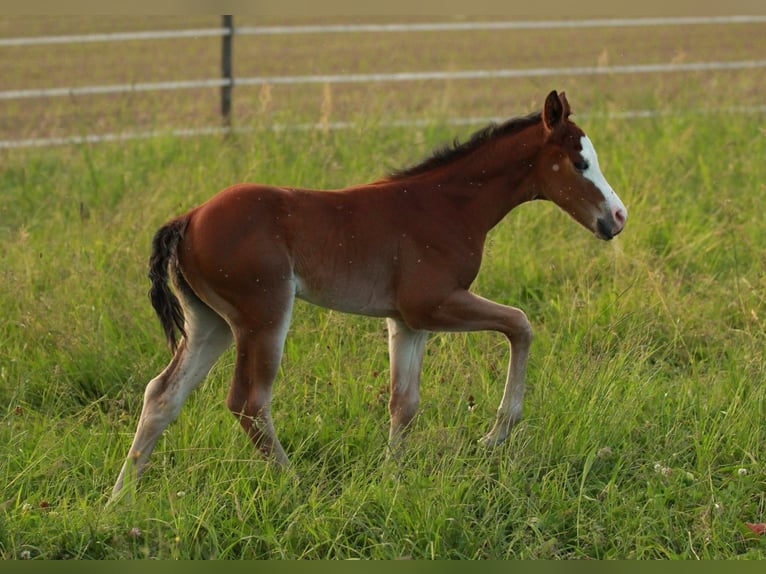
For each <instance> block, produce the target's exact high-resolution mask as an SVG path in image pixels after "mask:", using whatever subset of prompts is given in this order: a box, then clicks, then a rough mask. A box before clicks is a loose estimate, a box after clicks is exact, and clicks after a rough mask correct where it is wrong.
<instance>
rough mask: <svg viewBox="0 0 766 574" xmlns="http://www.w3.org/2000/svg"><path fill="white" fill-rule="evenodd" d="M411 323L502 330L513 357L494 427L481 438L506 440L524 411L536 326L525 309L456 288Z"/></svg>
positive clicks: (447, 328)
mask: <svg viewBox="0 0 766 574" xmlns="http://www.w3.org/2000/svg"><path fill="white" fill-rule="evenodd" d="M411 323H412V324H415V325H417V326H418V327H419V328H424V329H428V330H434V331H437V330H438V331H498V332H500V333H503V334H504V335H505V336H506V338H507V339H508V343H509V346H510V353H511V357H510V360H509V363H508V374H507V377H506V380H505V387H504V389H503V398H502V399H501V401H500V406H499V407H498V409H497V415H496V417H495V423H494V425H493V426H492V430H490V431H489V432H488V433H487V434H486V435H485V436H484V437H483V438H481V439H480V442H481V443H482V444H483V445H485V446H493V445H496V444H499V443H501V442H503V441H504V440H505V439H506V438H507V436H508V433H509V432H510V430H511V428H512V427H513V426H514V425H515V424H516V423H517V422H519V420H521V417H522V414H523V407H524V388H525V384H526V374H527V360H528V358H529V347H530V345H531V343H532V326H531V325H530V323H529V321H528V320H527V317H526V315H525V314H524V312H523V311H522V310H521V309H517V308H515V307H508V306H506V305H500V304H499V303H495V302H493V301H489V300H488V299H484V298H483V297H480V296H478V295H475V294H473V293H471V292H469V291H456V292H454V293H452V294H450V295H449V296H448V297H447V298H445V299H444V300H443V301H442V302H441V303H440V304H439V305H438V306H437V307H436V309H435V310H434V311H433V312H431V313H429V314H428V315H426V316H418V317H415V318H414V320H413V321H412V322H411Z"/></svg>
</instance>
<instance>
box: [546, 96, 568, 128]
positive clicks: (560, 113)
mask: <svg viewBox="0 0 766 574" xmlns="http://www.w3.org/2000/svg"><path fill="white" fill-rule="evenodd" d="M563 95H564V94H562V96H563ZM564 102H566V98H564ZM566 108H567V111H568V110H569V104H566ZM563 119H564V103H563V102H562V101H561V99H560V98H559V95H558V94H557V93H556V90H553V91H552V92H551V93H550V94H548V97H547V98H545V105H544V106H543V125H544V126H545V129H546V130H547V131H551V130H553V129H554V128H555V127H556V126H558V125H559V124H560V123H561V121H562V120H563Z"/></svg>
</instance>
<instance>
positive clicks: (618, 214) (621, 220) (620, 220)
mask: <svg viewBox="0 0 766 574" xmlns="http://www.w3.org/2000/svg"><path fill="white" fill-rule="evenodd" d="M627 218H628V214H627V213H625V210H624V209H622V208H618V209H616V210H615V212H614V220H615V222H617V225H618V226H619V228H620V229H622V228H623V226H624V225H625V220H626V219H627Z"/></svg>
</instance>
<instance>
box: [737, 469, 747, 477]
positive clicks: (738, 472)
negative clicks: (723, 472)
mask: <svg viewBox="0 0 766 574" xmlns="http://www.w3.org/2000/svg"><path fill="white" fill-rule="evenodd" d="M737 474H738V475H739V476H747V469H746V468H740V469H737Z"/></svg>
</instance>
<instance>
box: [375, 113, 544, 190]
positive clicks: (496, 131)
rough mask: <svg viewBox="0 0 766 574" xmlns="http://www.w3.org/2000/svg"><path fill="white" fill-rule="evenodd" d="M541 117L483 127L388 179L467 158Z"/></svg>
mask: <svg viewBox="0 0 766 574" xmlns="http://www.w3.org/2000/svg"><path fill="white" fill-rule="evenodd" d="M541 116H542V115H541V113H540V112H536V113H533V114H529V115H528V116H523V117H519V118H512V119H510V120H508V121H507V122H504V123H502V124H495V123H491V124H489V125H488V126H485V127H483V128H482V129H480V130H478V131H476V132H474V133H473V135H471V137H470V138H469V139H468V141H466V142H464V143H460V141H459V140H458V139H457V138H455V140H454V141H453V142H452V145H445V146H442V147H440V148H437V149H436V150H434V152H433V153H432V154H431V155H430V156H429V157H427V158H426V159H424V160H423V161H421V162H420V163H417V164H415V165H413V166H410V167H405V168H403V169H399V170H396V171H393V172H392V173H391V174H390V175H389V177H390V178H391V179H399V178H403V177H409V176H412V175H418V174H421V173H424V172H426V171H430V170H432V169H434V168H437V167H440V166H443V165H447V164H449V163H452V162H453V161H455V160H457V159H460V158H462V157H465V156H467V155H468V154H469V153H471V152H472V151H474V150H476V149H477V148H478V147H480V146H481V145H482V144H484V143H486V142H488V141H490V140H492V139H494V138H497V137H502V136H505V135H508V134H511V133H514V132H517V131H521V130H523V129H525V128H527V127H529V126H531V125H534V124H536V123H538V122H540V120H541Z"/></svg>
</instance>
